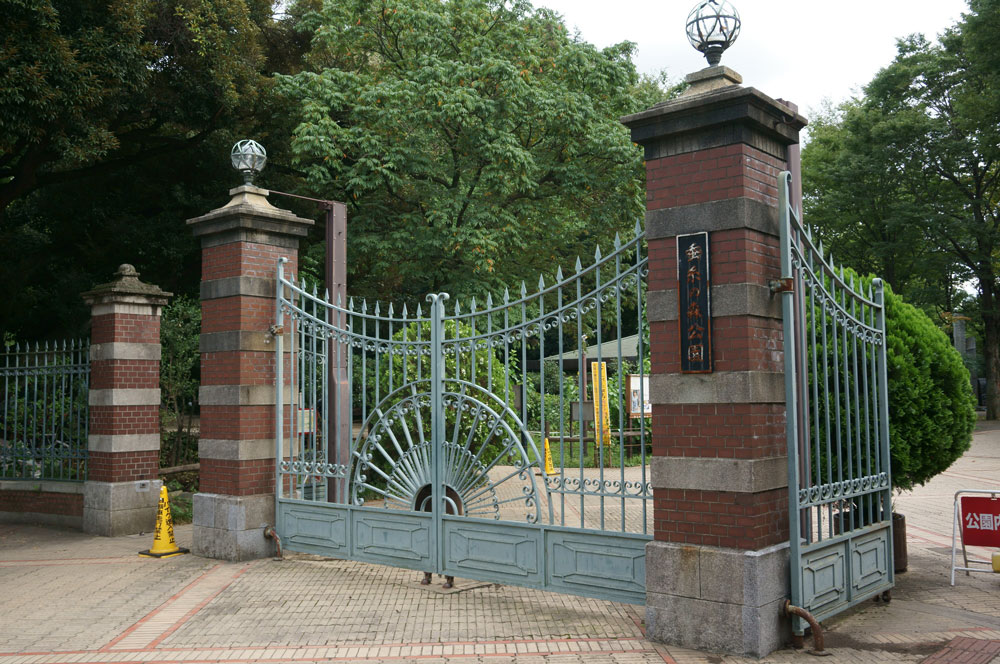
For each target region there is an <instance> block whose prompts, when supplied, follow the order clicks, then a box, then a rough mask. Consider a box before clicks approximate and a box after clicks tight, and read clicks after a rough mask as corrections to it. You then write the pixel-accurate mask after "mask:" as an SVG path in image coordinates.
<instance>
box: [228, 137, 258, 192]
mask: <svg viewBox="0 0 1000 664" xmlns="http://www.w3.org/2000/svg"><path fill="white" fill-rule="evenodd" d="M230 156H231V157H232V160H233V168H235V169H236V170H238V171H239V172H240V173H242V174H243V183H244V184H253V179H254V177H255V176H256V175H257V174H258V173H260V172H261V171H262V170H264V164H266V163H267V150H265V149H264V146H263V145H261V144H260V143H258V142H257V141H254V140H250V139H246V140H243V141H239V142H238V143H236V145H234V146H233V151H232V153H231V154H230Z"/></svg>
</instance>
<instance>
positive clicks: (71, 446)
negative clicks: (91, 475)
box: [0, 340, 90, 481]
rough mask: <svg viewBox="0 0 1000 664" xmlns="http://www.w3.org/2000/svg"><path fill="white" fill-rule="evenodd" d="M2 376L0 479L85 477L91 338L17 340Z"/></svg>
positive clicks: (1, 361)
mask: <svg viewBox="0 0 1000 664" xmlns="http://www.w3.org/2000/svg"><path fill="white" fill-rule="evenodd" d="M0 377H2V380H3V406H2V415H3V421H2V423H0V479H31V480H61V481H83V480H85V479H86V478H87V425H88V419H89V407H88V397H89V391H88V389H89V383H90V343H89V342H88V341H85V340H71V341H65V340H64V341H62V342H45V343H44V344H40V343H35V344H34V346H32V345H31V344H24V345H23V346H22V345H21V344H17V345H15V346H14V347H13V349H12V350H11V349H8V350H7V351H6V352H4V353H0Z"/></svg>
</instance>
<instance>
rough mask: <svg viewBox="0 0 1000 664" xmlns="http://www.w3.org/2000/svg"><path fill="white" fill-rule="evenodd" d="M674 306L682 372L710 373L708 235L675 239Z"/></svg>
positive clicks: (710, 330) (710, 331)
mask: <svg viewBox="0 0 1000 664" xmlns="http://www.w3.org/2000/svg"><path fill="white" fill-rule="evenodd" d="M677 281H678V286H679V287H678V291H677V292H678V295H677V302H678V307H679V309H680V311H679V316H678V325H679V326H680V350H681V372H683V373H711V372H712V311H711V300H710V298H709V286H710V284H711V281H710V278H709V265H708V233H704V232H703V233H692V234H691V235H678V236H677Z"/></svg>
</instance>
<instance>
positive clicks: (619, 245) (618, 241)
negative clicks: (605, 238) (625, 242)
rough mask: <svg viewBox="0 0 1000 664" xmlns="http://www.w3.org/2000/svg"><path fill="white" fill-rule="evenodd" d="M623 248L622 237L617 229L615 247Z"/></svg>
mask: <svg viewBox="0 0 1000 664" xmlns="http://www.w3.org/2000/svg"><path fill="white" fill-rule="evenodd" d="M621 248H622V238H621V236H620V235H619V234H618V232H617V231H616V232H615V249H621Z"/></svg>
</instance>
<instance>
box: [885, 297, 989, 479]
mask: <svg viewBox="0 0 1000 664" xmlns="http://www.w3.org/2000/svg"><path fill="white" fill-rule="evenodd" d="M885 290H886V293H885V303H886V327H887V328H888V329H887V332H888V346H887V352H886V358H887V363H888V369H889V441H890V451H891V457H892V483H893V486H895V487H896V488H898V489H912V488H913V486H914V485H916V484H924V483H925V482H927V480H929V479H931V478H932V477H934V476H935V475H937V474H938V473H941V472H943V471H944V470H946V469H947V468H948V466H950V465H951V464H952V463H954V462H955V460H956V459H958V458H959V457H961V456H962V454H964V453H965V451H966V450H968V449H969V445H970V443H971V441H972V430H973V428H974V427H975V424H976V410H975V398H974V396H973V394H972V385H971V383H970V382H969V370H968V369H966V367H965V364H964V363H963V362H962V356H961V355H959V354H958V351H957V350H955V348H954V347H953V346H952V345H951V342H950V341H949V339H948V336H947V335H946V334H945V333H944V332H942V331H941V330H940V329H939V328H938V327H937V326H936V325H934V322H933V321H931V319H930V318H928V317H927V315H926V314H925V313H924V312H922V311H920V310H919V309H917V308H916V307H914V306H913V305H910V304H907V303H906V302H904V301H903V299H902V298H901V297H899V296H898V295H895V294H894V293H892V291H891V290H890V289H889V287H888V285H886V288H885Z"/></svg>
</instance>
